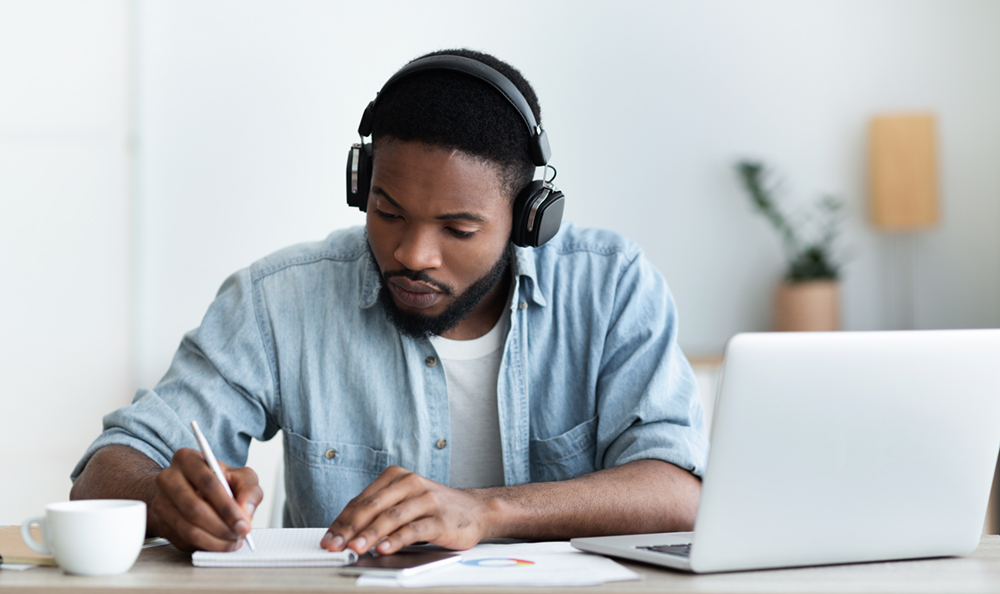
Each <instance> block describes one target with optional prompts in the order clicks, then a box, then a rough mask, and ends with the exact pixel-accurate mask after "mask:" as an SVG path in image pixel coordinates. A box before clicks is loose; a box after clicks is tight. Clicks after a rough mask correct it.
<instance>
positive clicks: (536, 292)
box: [514, 247, 548, 307]
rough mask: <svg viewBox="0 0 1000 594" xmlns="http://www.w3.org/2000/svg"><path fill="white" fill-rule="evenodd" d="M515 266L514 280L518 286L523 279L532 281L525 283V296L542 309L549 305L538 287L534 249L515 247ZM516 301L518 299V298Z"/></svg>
mask: <svg viewBox="0 0 1000 594" xmlns="http://www.w3.org/2000/svg"><path fill="white" fill-rule="evenodd" d="M514 266H515V267H516V273H515V277H514V279H515V281H516V282H517V284H521V281H522V279H524V281H530V282H524V294H525V295H526V297H527V298H528V299H530V300H531V301H533V302H534V303H535V304H536V305H540V306H542V307H545V306H546V305H548V303H547V302H546V301H545V297H544V296H543V295H542V290H541V288H540V287H539V286H538V274H537V271H536V269H535V250H534V248H524V247H515V248H514ZM515 292H517V287H515ZM515 299H517V297H516V296H515Z"/></svg>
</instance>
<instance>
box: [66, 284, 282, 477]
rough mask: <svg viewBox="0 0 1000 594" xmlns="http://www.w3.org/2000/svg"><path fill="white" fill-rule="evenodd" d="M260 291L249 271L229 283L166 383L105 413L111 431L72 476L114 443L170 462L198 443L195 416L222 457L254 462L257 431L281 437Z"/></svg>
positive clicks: (239, 463) (106, 430)
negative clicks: (257, 302) (250, 453)
mask: <svg viewBox="0 0 1000 594" xmlns="http://www.w3.org/2000/svg"><path fill="white" fill-rule="evenodd" d="M254 290H255V287H254V283H253V280H252V278H251V274H250V271H249V270H243V271H240V272H238V273H236V274H235V275H233V276H232V277H230V278H229V279H228V280H227V281H226V282H225V283H224V284H223V285H222V288H221V289H219V293H218V295H217V296H216V299H215V301H213V303H212V305H211V306H210V307H209V309H208V312H207V313H206V315H205V317H204V319H203V320H202V323H201V325H200V326H199V327H198V328H197V329H195V330H193V331H191V332H189V333H188V334H186V335H185V336H184V339H183V340H182V342H181V345H180V347H179V348H178V350H177V353H176V354H175V355H174V358H173V361H172V363H171V365H170V368H169V370H168V371H167V373H166V375H165V376H164V377H163V379H162V380H160V382H159V384H157V386H156V387H155V388H154V389H152V390H146V389H142V390H139V391H138V392H137V393H136V395H135V398H134V399H133V401H132V404H131V405H129V406H126V407H124V408H120V409H118V410H116V411H114V412H112V413H111V414H108V415H106V416H105V417H104V431H103V433H101V435H100V436H99V437H98V438H97V439H96V440H95V441H94V442H93V443H92V444H91V445H90V447H89V448H87V451H86V453H85V454H84V456H83V458H81V460H80V462H79V463H78V464H77V465H76V468H75V469H74V470H73V472H72V474H71V479H72V480H74V481H75V480H76V478H77V477H78V476H79V475H80V473H81V472H82V471H83V468H84V467H85V466H86V464H87V462H88V461H89V460H90V458H91V456H93V455H94V453H95V452H96V451H97V450H99V449H101V448H103V447H106V446H109V445H125V446H128V447H131V448H134V449H136V450H138V451H140V452H142V453H143V454H145V455H147V456H149V457H150V458H151V459H152V460H153V461H155V462H156V463H157V464H159V465H160V466H161V467H166V466H168V465H169V464H170V460H171V458H172V457H173V454H174V452H175V451H177V450H178V449H180V448H184V447H191V448H194V447H197V442H196V441H195V439H194V435H193V433H192V432H191V429H190V422H191V421H192V420H196V421H198V424H199V425H200V426H201V428H202V429H203V431H204V432H205V435H206V436H207V437H208V440H209V441H210V442H211V445H212V449H213V451H214V453H215V454H216V456H217V457H218V458H219V459H220V460H221V461H223V462H225V463H226V464H229V465H230V466H237V467H239V466H243V465H244V464H245V463H246V458H247V453H248V449H249V445H250V440H251V438H257V439H260V440H266V439H270V438H271V437H273V436H274V434H275V433H276V432H277V429H278V427H277V422H276V415H277V395H276V390H275V388H274V385H275V383H274V380H273V378H274V372H273V368H272V366H271V361H273V358H272V357H271V356H270V354H269V352H270V351H269V348H268V343H267V342H266V341H265V339H264V336H265V332H264V330H265V329H266V328H267V325H266V323H262V321H261V320H260V317H259V314H258V311H257V308H256V307H255V292H254Z"/></svg>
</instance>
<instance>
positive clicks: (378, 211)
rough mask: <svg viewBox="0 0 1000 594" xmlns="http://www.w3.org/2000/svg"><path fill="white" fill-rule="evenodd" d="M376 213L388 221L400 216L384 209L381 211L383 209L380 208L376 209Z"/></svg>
mask: <svg viewBox="0 0 1000 594" xmlns="http://www.w3.org/2000/svg"><path fill="white" fill-rule="evenodd" d="M375 214H376V215H378V217H379V218H380V219H384V220H386V221H395V220H396V219H398V218H400V217H399V215H394V214H390V213H388V212H383V211H381V210H379V209H377V208H376V209H375Z"/></svg>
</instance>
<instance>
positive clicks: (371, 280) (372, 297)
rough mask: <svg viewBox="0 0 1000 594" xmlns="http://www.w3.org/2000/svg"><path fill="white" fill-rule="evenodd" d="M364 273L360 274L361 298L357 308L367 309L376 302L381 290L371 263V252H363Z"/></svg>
mask: <svg viewBox="0 0 1000 594" xmlns="http://www.w3.org/2000/svg"><path fill="white" fill-rule="evenodd" d="M362 265H363V266H364V271H362V273H361V297H360V298H359V299H358V307H360V308H361V309H368V308H369V307H372V306H373V305H375V302H376V301H378V292H379V290H380V289H381V288H382V283H381V281H380V280H379V274H378V270H377V268H376V266H375V263H374V262H372V255H371V252H370V251H368V250H365V257H364V264H362Z"/></svg>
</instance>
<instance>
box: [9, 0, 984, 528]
mask: <svg viewBox="0 0 1000 594" xmlns="http://www.w3.org/2000/svg"><path fill="white" fill-rule="evenodd" d="M124 1H125V0H120V1H118V2H110V1H109V2H91V3H88V4H80V3H73V2H66V3H55V2H49V1H45V2H41V3H38V2H28V1H27V0H15V1H10V0H0V200H2V203H0V204H2V210H0V242H2V243H0V246H2V252H0V253H2V254H3V256H5V257H4V259H3V260H4V263H5V264H6V270H5V274H4V275H3V276H2V277H0V278H2V279H3V280H0V283H2V287H3V289H4V290H3V291H0V324H2V329H0V335H2V336H3V337H4V340H3V341H0V342H2V345H0V349H2V351H0V354H2V357H0V374H2V377H4V378H5V380H6V381H5V386H4V388H2V389H0V399H2V400H0V403H2V408H0V411H2V412H0V415H2V416H0V424H2V429H3V431H2V435H0V447H2V448H3V450H4V451H11V450H12V449H18V451H20V450H22V449H23V450H24V451H30V452H31V456H30V457H28V456H20V455H19V456H15V457H13V458H12V457H9V456H5V457H0V485H2V489H0V524H3V523H12V522H15V521H18V520H19V518H20V517H21V516H22V515H23V510H26V509H27V508H29V507H30V508H31V509H32V510H34V509H35V507H36V505H35V504H36V503H37V502H38V501H41V500H53V499H58V498H61V497H64V496H65V492H66V490H67V489H68V487H69V482H68V479H66V476H67V475H68V472H69V469H70V467H71V466H72V463H73V461H75V459H76V457H77V456H78V455H79V453H80V452H82V450H83V448H84V446H85V444H86V442H87V441H89V440H90V438H92V437H93V436H94V435H96V433H97V431H98V430H99V427H100V416H101V415H102V414H103V413H105V412H107V411H109V410H111V409H113V408H115V407H116V406H118V405H120V404H123V403H125V402H127V401H128V400H129V399H130V397H131V394H132V392H133V390H134V389H135V387H137V386H139V385H143V386H148V385H151V384H153V383H155V382H156V380H157V379H158V378H159V377H160V375H162V373H163V372H164V371H165V370H166V367H167V365H168V364H169V360H170V357H171V355H172V354H173V351H174V349H175V348H176V346H177V344H178V342H179V341H180V338H181V335H182V333H183V332H185V331H186V330H189V329H191V328H193V327H195V326H196V325H197V324H198V322H199V320H200V318H201V315H202V314H203V312H204V311H205V308H206V307H207V305H208V303H209V302H210V301H211V299H212V297H213V295H214V293H215V291H216V289H217V288H218V286H219V285H220V284H221V282H222V281H223V279H224V278H225V277H226V276H227V275H228V274H230V273H231V272H233V271H234V270H236V269H238V268H240V267H243V266H246V265H247V264H249V263H250V262H252V261H253V260H255V259H257V258H259V257H261V256H263V255H264V254H267V253H269V252H271V251H273V250H275V249H277V248H279V247H282V246H284V245H287V244H290V243H294V242H298V241H302V240H308V239H314V238H319V237H322V236H324V235H326V234H327V233H328V232H329V231H330V230H332V229H335V228H338V227H343V226H347V225H352V224H358V223H361V222H362V217H361V215H360V214H359V213H356V212H351V211H349V210H348V209H347V207H346V205H345V204H344V194H343V167H344V161H345V157H346V154H345V152H346V150H347V147H348V146H349V144H350V143H351V142H354V141H355V140H356V135H355V130H356V127H357V123H358V119H359V117H360V114H361V111H362V109H363V107H364V105H365V104H366V103H367V102H368V101H369V100H370V99H371V98H372V97H373V96H374V94H375V92H376V91H377V90H378V88H379V87H380V86H381V84H382V82H384V80H385V79H386V78H387V77H388V76H389V75H390V74H391V73H392V72H394V71H395V70H396V69H397V68H398V67H399V66H401V65H402V64H403V63H404V62H406V61H407V60H409V59H410V58H413V57H415V56H417V55H419V54H421V53H423V52H426V51H430V50H432V49H437V48H441V47H447V46H469V47H473V48H477V49H483V50H486V51H490V52H492V53H495V54H497V55H498V56H500V57H502V58H504V59H506V60H508V61H510V62H511V63H513V64H514V65H516V66H517V67H519V68H520V69H521V70H522V72H524V74H525V75H526V76H527V78H528V79H529V80H531V81H532V83H533V84H534V85H535V87H536V90H537V91H538V94H539V96H540V99H541V102H542V108H543V116H544V120H545V125H546V128H547V129H548V131H549V135H550V138H551V140H552V146H553V151H554V160H553V163H554V164H555V165H556V166H557V167H558V168H559V179H558V181H559V184H560V186H561V187H562V188H563V190H565V191H566V194H567V196H568V200H569V203H568V206H567V217H568V218H570V219H573V220H576V221H578V222H580V223H583V224H586V225H599V226H604V227H609V228H612V229H615V230H617V231H620V232H622V233H624V234H626V235H628V236H630V237H632V238H633V239H635V240H636V241H638V242H639V243H640V244H641V245H642V246H643V247H644V248H645V249H646V251H647V253H648V255H649V257H650V259H651V260H652V261H653V262H654V264H656V266H657V267H658V268H659V269H660V270H661V271H662V272H663V273H664V274H665V276H666V277H667V279H668V281H669V282H670V284H671V286H672V288H673V291H674V293H675V296H676V298H677V300H678V303H679V306H680V309H681V320H682V334H681V342H682V344H683V345H684V347H685V348H686V350H687V351H688V352H689V353H691V354H713V353H717V352H718V351H719V350H720V349H721V347H722V345H723V344H724V341H725V340H726V339H727V338H728V337H729V336H730V335H732V334H733V333H735V332H738V331H742V330H754V329H766V328H767V327H768V326H769V311H768V310H769V303H768V301H769V293H770V290H771V287H772V286H773V284H774V283H775V281H776V280H777V279H778V278H779V277H780V275H781V271H782V268H783V263H782V261H781V255H780V251H779V248H778V243H777V238H776V237H775V236H774V234H773V233H772V232H771V230H770V229H769V228H767V226H766V223H765V222H764V221H762V220H760V219H759V218H757V217H756V216H755V215H754V214H753V213H752V212H751V211H750V208H749V205H748V202H747V200H746V198H745V197H744V196H743V195H742V194H741V192H740V190H739V188H738V186H737V184H736V181H735V178H734V175H733V173H732V168H731V166H732V163H733V161H734V160H735V159H737V158H739V157H743V156H756V157H760V158H763V159H765V160H767V161H768V162H769V163H771V164H772V165H774V166H775V167H777V168H778V169H779V170H780V171H781V172H782V174H783V177H784V179H785V181H786V183H785V187H786V188H787V189H788V191H789V195H790V197H791V198H799V199H813V198H814V197H816V196H818V195H819V194H820V193H821V192H832V193H835V194H838V195H841V196H843V197H845V198H846V199H847V200H848V202H849V206H850V208H851V216H852V217H853V218H852V220H851V222H850V224H849V226H848V229H847V238H846V239H847V241H848V243H849V244H850V247H851V251H852V253H853V258H852V259H851V261H850V262H849V263H848V266H847V268H846V271H845V279H844V312H843V313H844V319H845V326H846V327H847V328H848V329H872V328H883V327H886V326H887V324H888V321H887V320H888V318H887V317H886V307H885V305H886V304H885V288H886V287H885V282H884V280H883V277H884V276H885V274H886V271H887V261H886V258H884V255H885V248H886V245H885V241H884V238H882V237H880V236H878V235H877V234H875V233H874V232H872V231H871V229H870V227H869V226H868V224H867V223H866V222H865V219H864V210H865V208H864V157H865V145H864V132H865V126H866V123H867V119H868V117H869V116H870V115H871V114H873V113H876V112H883V111H888V110H897V109H907V110H909V109H922V110H925V109H926V110H933V111H935V112H936V113H937V114H938V116H939V123H940V135H941V151H942V154H941V165H942V180H943V181H942V185H943V187H942V195H943V211H944V220H943V222H942V224H941V226H940V227H938V228H937V229H935V230H933V231H931V232H929V233H927V234H925V235H924V236H922V237H921V238H920V240H919V242H918V246H917V247H918V265H919V271H918V272H919V274H918V281H917V282H918V289H919V290H918V296H917V297H918V298H917V312H916V313H917V316H916V323H917V326H919V327H927V328H930V327H966V326H1000V234H998V233H996V231H995V229H996V228H997V223H998V222H1000V167H998V166H997V164H998V163H1000V107H998V106H1000V36H998V35H996V27H997V23H1000V3H998V2H995V1H992V0H980V1H974V0H935V1H930V0H869V1H861V0H816V1H813V2H800V1H797V0H739V1H727V2H723V1H721V0H711V1H701V2H693V1H692V2H679V1H661V0H643V1H640V0H635V1H633V2H626V3H622V2H619V3H610V2H596V1H593V2H580V1H546V2H530V1H526V0H510V1H508V2H504V3H470V2H457V1H451V2H440V1H438V2H431V1H427V0H422V1H421V2H403V1H395V2H386V1H384V0H383V1H371V2H365V3H360V2H356V3H345V2H337V3H333V2H320V1H315V2H306V1H297V2H263V1H260V0H258V1H252V0H241V1H238V2H237V1H234V0H233V1H221V0H198V1H195V0H185V1H172V2H153V1H143V0H135V1H134V3H132V4H130V5H126V4H124ZM129 6H133V7H134V10H135V15H134V19H133V20H132V21H131V25H130V21H129V14H128V13H129ZM130 32H131V35H132V36H133V38H134V49H133V50H132V53H130V50H129V42H128V40H129V34H130ZM129 56H131V57H132V59H133V60H134V63H135V66H134V72H135V77H134V80H132V85H133V86H132V98H133V100H134V103H133V104H132V108H133V109H134V112H135V116H134V125H135V127H136V130H137V134H138V136H137V139H136V145H135V146H136V153H135V155H136V161H135V162H134V163H133V167H132V169H131V171H132V172H133V174H134V178H133V179H132V186H131V187H132V188H133V190H134V191H133V193H132V195H131V198H132V203H131V204H132V211H131V213H130V211H129V203H128V202H127V200H126V197H127V193H126V190H125V188H126V187H127V185H128V183H129V169H128V167H127V161H126V159H125V156H126V154H125V149H126V146H127V145H126V139H127V137H128V130H127V123H128V115H127V110H126V98H127V96H128V92H127V91H126V89H125V85H126V82H127V81H128V80H129V79H128V74H127V73H128V60H129ZM130 221H131V224H130ZM129 230H131V233H132V235H133V237H134V239H133V244H132V249H131V251H130V249H129V247H128V246H129V239H128V238H129ZM130 258H131V261H132V263H131V265H130V264H129V260H130ZM129 271H131V274H130V273H129ZM130 286H131V287H132V288H133V289H134V292H133V293H131V296H130V293H129V288H130ZM130 309H131V312H132V317H131V318H129V315H128V312H129V311H130ZM129 319H131V320H132V326H131V330H130V328H129V325H128V324H129ZM129 336H131V337H132V342H131V347H129V339H128V338H129ZM130 357H131V362H130ZM129 370H131V376H130V375H129ZM43 415H44V416H45V417H46V418H48V419H52V420H51V422H50V423H48V424H47V425H46V427H48V429H47V430H46V431H45V432H39V431H36V430H35V427H37V426H38V425H33V424H31V422H30V420H32V419H34V418H36V417H41V416H43ZM55 436H60V437H59V438H58V439H57V438H56V437H55ZM22 444H27V445H26V446H25V447H24V448H22ZM25 477H28V478H29V479H30V480H29V482H31V483H32V484H33V485H34V484H37V485H38V487H39V489H40V490H39V491H38V493H42V494H41V495H39V494H37V493H35V492H34V491H26V490H22V489H20V488H19V489H13V490H12V489H9V488H7V485H8V484H11V482H12V481H23V480H28V479H25Z"/></svg>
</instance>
